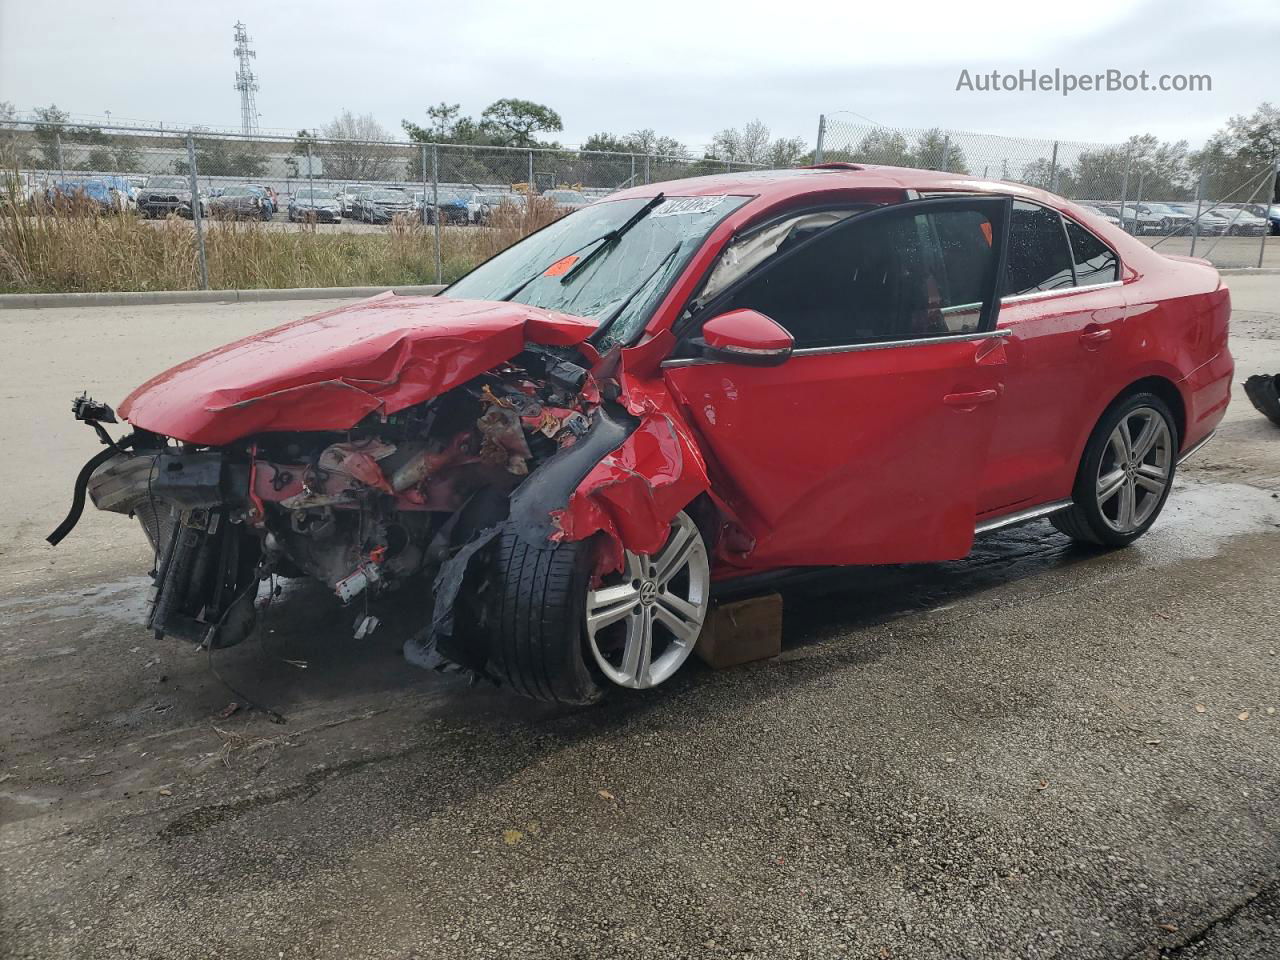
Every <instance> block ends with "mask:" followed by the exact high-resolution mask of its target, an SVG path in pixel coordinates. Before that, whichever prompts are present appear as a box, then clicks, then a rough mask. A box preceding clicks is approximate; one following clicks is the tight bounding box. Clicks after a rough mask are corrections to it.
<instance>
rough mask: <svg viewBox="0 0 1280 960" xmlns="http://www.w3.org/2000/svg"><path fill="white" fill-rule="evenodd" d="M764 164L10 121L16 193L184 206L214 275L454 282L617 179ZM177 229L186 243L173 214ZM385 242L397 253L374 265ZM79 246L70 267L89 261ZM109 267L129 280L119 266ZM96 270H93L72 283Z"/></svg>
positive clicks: (125, 206) (7, 156) (51, 209)
mask: <svg viewBox="0 0 1280 960" xmlns="http://www.w3.org/2000/svg"><path fill="white" fill-rule="evenodd" d="M750 166H753V165H751V164H746V163H742V162H739V161H733V160H710V159H689V158H686V157H669V156H661V155H645V154H627V153H605V152H598V151H584V150H566V149H547V148H534V149H526V148H513V147H488V146H471V145H461V144H431V143H417V142H411V141H376V142H375V141H363V142H362V141H355V140H333V139H324V138H318V137H311V136H299V137H294V138H289V137H273V136H253V137H248V136H243V135H237V134H227V133H212V132H205V131H198V130H197V131H169V130H160V129H138V128H127V127H108V126H76V125H73V124H69V123H60V124H44V123H38V122H0V169H2V170H3V171H5V174H4V175H3V177H2V178H0V193H3V195H5V196H7V197H9V198H10V199H11V200H12V201H13V203H12V204H11V205H10V209H12V210H15V211H16V210H21V211H22V213H24V214H26V215H28V216H31V215H34V216H37V217H45V218H56V217H63V218H64V219H65V218H66V217H68V216H72V215H78V216H79V221H82V220H83V219H84V217H86V216H89V215H100V214H104V213H117V214H136V215H137V218H138V220H139V221H140V222H141V221H145V220H148V219H153V220H164V221H166V222H169V221H171V220H172V217H173V216H174V215H176V217H177V218H179V219H180V220H184V221H190V223H191V225H192V226H194V228H195V229H194V231H193V234H194V235H193V236H192V237H190V238H189V239H188V246H189V248H190V250H189V252H190V258H189V276H190V283H189V284H187V285H194V286H200V287H202V288H204V287H209V286H213V287H215V288H227V287H231V286H236V285H249V286H267V285H273V284H284V285H293V286H331V285H338V284H342V283H344V282H347V281H349V282H351V283H353V284H360V285H363V284H382V283H387V284H405V283H431V282H436V283H440V282H447V281H449V280H452V279H454V278H456V277H457V276H459V275H460V274H462V273H464V272H465V271H466V270H467V269H469V268H470V267H471V266H473V265H474V264H475V263H477V262H479V261H480V260H483V259H485V258H486V257H488V256H492V255H493V254H494V253H496V252H498V251H499V250H501V249H502V248H503V247H504V246H506V245H508V244H510V243H513V242H515V240H518V239H519V238H520V237H521V236H524V235H526V234H528V233H530V232H532V231H533V230H535V229H538V228H540V227H542V226H544V225H545V224H546V223H548V222H550V221H551V220H553V219H555V218H556V217H557V216H560V215H563V214H565V213H568V212H570V211H572V210H575V209H577V208H578V207H580V206H583V205H585V204H588V203H590V202H592V201H594V200H597V199H599V198H600V197H602V196H605V195H606V194H609V193H612V192H614V191H617V190H622V189H625V188H628V187H631V186H635V185H643V184H647V183H655V182H659V181H664V180H672V179H678V178H681V177H690V176H698V175H701V174H707V173H720V172H732V171H734V170H742V169H746V168H748V167H750ZM192 197H195V198H196V202H192V199H191V198H192ZM79 221H77V222H79ZM81 226H82V228H83V229H81V231H80V232H81V234H82V236H88V235H89V233H90V232H91V231H90V230H89V229H88V228H87V227H83V224H81ZM156 226H159V225H156ZM167 230H168V233H167V234H166V239H167V240H168V242H169V243H170V244H171V245H173V246H175V247H177V246H178V234H177V233H176V231H175V230H174V229H173V225H172V224H171V223H170V225H169V226H168V227H167ZM264 231H266V232H268V233H282V232H283V233H290V232H294V233H307V234H309V237H307V238H302V239H297V238H295V239H292V240H287V241H286V240H281V239H278V238H277V239H276V240H275V241H274V246H275V247H278V248H280V250H281V252H280V253H279V254H278V255H275V256H268V254H269V253H271V251H270V250H269V249H268V247H269V246H271V245H272V241H270V240H264V239H263V238H262V236H261V234H262V233H263V232H264ZM47 232H48V231H46V233H47ZM98 232H101V231H98ZM317 233H319V234H321V235H329V234H344V235H346V236H343V237H339V238H336V239H327V238H325V239H321V238H320V237H318V236H317V235H316V234H317ZM370 233H373V234H378V235H381V236H382V239H380V240H374V239H372V238H369V237H363V239H364V241H365V242H364V245H363V248H364V249H363V253H361V254H360V255H359V256H356V255H355V254H354V253H353V251H354V250H355V249H356V247H355V244H356V240H355V239H354V238H355V237H356V236H358V235H361V234H370ZM234 244H238V247H236V246H234ZM237 250H239V251H242V252H243V253H242V255H240V256H237V255H236V251H237ZM285 250H288V251H291V252H292V253H293V254H294V255H295V262H294V264H293V266H292V267H291V269H288V270H272V269H268V268H270V267H273V266H274V267H281V266H284V265H285V264H286V258H285V256H284V253H283V251H285ZM375 251H376V252H379V253H381V254H382V259H383V261H385V263H386V265H385V266H384V267H383V268H381V269H373V270H372V272H370V270H369V267H370V266H371V264H372V263H373V261H374V260H375V259H376V256H375ZM117 259H118V258H117ZM178 259H180V260H181V259H183V258H182V257H181V256H178ZM72 260H73V261H74V262H72V263H69V264H68V265H67V267H68V270H70V269H71V268H72V267H74V266H83V265H84V263H85V261H84V258H83V257H72ZM184 262H186V261H184ZM357 262H358V264H359V266H360V267H361V269H363V270H364V273H363V274H362V273H360V271H359V270H356V269H354V267H355V265H356V264H357ZM313 263H314V265H315V268H314V269H312V268H311V264H313ZM344 264H345V265H346V266H347V267H352V268H353V269H346V270H344V269H342V267H343V265H344ZM3 266H4V264H3V262H0V268H3ZM322 266H326V267H328V268H330V269H329V272H327V273H326V272H322V271H321V267H322ZM255 268H258V269H257V270H256V273H255ZM99 281H101V282H106V283H108V284H110V285H109V286H108V287H107V289H118V288H119V289H122V287H119V286H118V284H116V283H113V282H112V281H111V279H110V278H99ZM68 282H70V281H68ZM90 282H91V281H89V280H88V279H87V278H81V280H79V281H77V282H74V284H73V288H74V289H81V288H84V287H85V285H86V284H88V283H90ZM121 282H123V281H121ZM160 282H162V283H165V284H168V283H172V282H182V281H179V280H176V279H174V278H165V279H163V280H161V281H160ZM148 286H150V284H148Z"/></svg>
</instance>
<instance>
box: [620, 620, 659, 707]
mask: <svg viewBox="0 0 1280 960" xmlns="http://www.w3.org/2000/svg"><path fill="white" fill-rule="evenodd" d="M651 609H652V608H651V607H647V606H641V607H640V608H639V610H638V612H636V613H635V614H633V615H632V616H630V617H628V618H627V642H626V646H625V647H623V650H622V667H621V672H622V675H623V677H624V682H625V683H626V684H627V685H630V686H637V687H641V686H644V680H645V677H647V676H648V674H649V661H650V659H651V658H652V656H653V615H652V613H650V611H651Z"/></svg>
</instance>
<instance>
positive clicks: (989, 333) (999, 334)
mask: <svg viewBox="0 0 1280 960" xmlns="http://www.w3.org/2000/svg"><path fill="white" fill-rule="evenodd" d="M1010 336H1013V331H1012V330H1010V329H1009V328H1008V327H1001V328H997V329H995V330H986V331H983V332H981V333H949V334H943V335H941V336H937V337H915V338H913V339H910V340H875V341H871V342H869V343H850V344H845V345H842V346H838V347H801V348H800V349H799V350H792V351H791V356H793V357H821V356H826V355H827V354H832V353H860V352H862V351H864V350H891V349H894V348H897V347H923V346H927V345H929V344H933V343H949V342H951V341H953V340H963V341H969V342H972V341H977V340H992V339H1003V338H1004V337H1010ZM728 362H729V361H727V360H708V359H707V358H706V357H675V358H672V359H670V360H663V361H662V367H663V369H668V368H671V367H694V366H699V365H701V364H705V363H728Z"/></svg>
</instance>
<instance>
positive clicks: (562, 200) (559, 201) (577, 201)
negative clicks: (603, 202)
mask: <svg viewBox="0 0 1280 960" xmlns="http://www.w3.org/2000/svg"><path fill="white" fill-rule="evenodd" d="M542 195H543V196H544V197H546V198H547V199H548V200H550V201H551V202H552V203H554V204H555V205H556V209H557V210H559V211H561V212H562V213H572V212H573V211H574V210H581V209H582V208H583V207H585V206H586V205H587V204H589V203H590V202H591V201H590V200H589V199H587V197H586V195H585V194H583V193H582V192H581V191H578V190H547V191H544V192H543V194H542Z"/></svg>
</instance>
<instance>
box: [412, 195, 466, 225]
mask: <svg viewBox="0 0 1280 960" xmlns="http://www.w3.org/2000/svg"><path fill="white" fill-rule="evenodd" d="M424 203H425V204H427V205H428V206H427V223H435V222H436V217H437V216H439V217H440V222H441V223H446V224H447V223H466V222H467V221H468V219H470V218H469V214H468V212H467V201H466V199H465V198H463V197H460V196H442V197H441V198H440V204H439V206H438V207H437V208H436V209H434V210H433V209H431V207H430V201H429V200H428V199H427V193H426V191H424V190H419V191H417V192H416V193H414V195H413V208H414V211H415V212H416V213H417V215H418V216H419V217H421V216H422V207H423V204H424Z"/></svg>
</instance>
